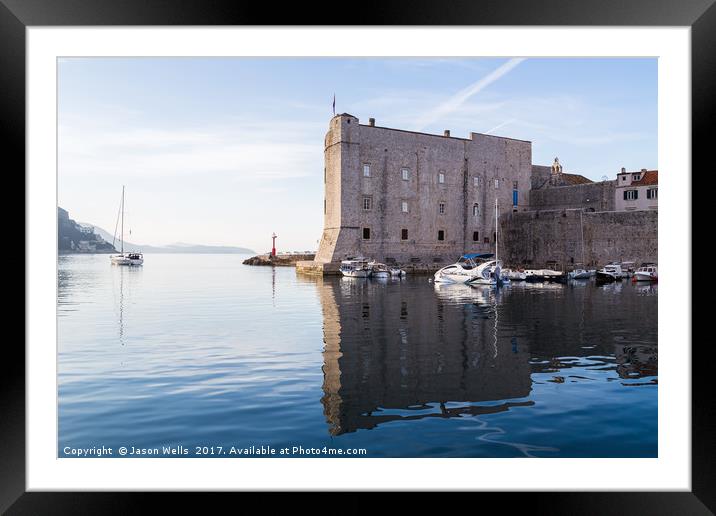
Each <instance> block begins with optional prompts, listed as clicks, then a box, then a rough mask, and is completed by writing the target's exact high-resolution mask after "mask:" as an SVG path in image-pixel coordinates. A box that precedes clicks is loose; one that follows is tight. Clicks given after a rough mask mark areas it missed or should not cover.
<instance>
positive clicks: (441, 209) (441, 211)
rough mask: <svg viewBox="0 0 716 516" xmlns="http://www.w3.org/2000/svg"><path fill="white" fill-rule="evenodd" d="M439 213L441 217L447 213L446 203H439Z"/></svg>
mask: <svg viewBox="0 0 716 516" xmlns="http://www.w3.org/2000/svg"><path fill="white" fill-rule="evenodd" d="M438 213H439V214H440V215H443V214H444V213H445V203H444V202H441V203H438Z"/></svg>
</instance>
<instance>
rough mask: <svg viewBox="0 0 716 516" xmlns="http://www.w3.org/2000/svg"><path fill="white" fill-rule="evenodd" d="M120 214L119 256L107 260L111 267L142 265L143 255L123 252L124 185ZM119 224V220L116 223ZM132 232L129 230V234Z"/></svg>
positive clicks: (113, 255)
mask: <svg viewBox="0 0 716 516" xmlns="http://www.w3.org/2000/svg"><path fill="white" fill-rule="evenodd" d="M120 212H121V215H122V229H121V237H120V240H119V242H120V251H119V254H112V255H110V257H109V259H110V260H111V262H112V264H113V265H142V264H143V263H144V255H143V254H142V253H138V252H135V251H133V252H128V253H125V252H124V185H123V186H122V202H121V205H120ZM117 222H119V220H118V221H117ZM116 232H117V229H116V226H115V239H116ZM131 232H132V231H131V230H130V233H131ZM115 239H113V240H112V246H113V247H114V240H115Z"/></svg>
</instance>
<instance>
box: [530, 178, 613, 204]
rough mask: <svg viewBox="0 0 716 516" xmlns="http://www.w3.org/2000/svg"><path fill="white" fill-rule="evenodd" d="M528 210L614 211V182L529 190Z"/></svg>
mask: <svg viewBox="0 0 716 516" xmlns="http://www.w3.org/2000/svg"><path fill="white" fill-rule="evenodd" d="M529 195H530V210H560V209H572V208H575V209H576V208H584V209H585V210H586V211H614V210H615V209H616V208H615V197H614V196H615V182H614V181H602V182H600V183H588V184H583V185H571V186H553V187H549V188H542V189H539V190H530V194H529Z"/></svg>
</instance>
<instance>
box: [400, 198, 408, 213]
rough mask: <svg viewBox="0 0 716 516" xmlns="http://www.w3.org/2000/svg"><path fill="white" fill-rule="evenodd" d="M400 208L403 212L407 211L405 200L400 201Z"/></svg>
mask: <svg viewBox="0 0 716 516" xmlns="http://www.w3.org/2000/svg"><path fill="white" fill-rule="evenodd" d="M400 210H401V211H402V212H403V213H408V202H407V201H403V202H401V203H400Z"/></svg>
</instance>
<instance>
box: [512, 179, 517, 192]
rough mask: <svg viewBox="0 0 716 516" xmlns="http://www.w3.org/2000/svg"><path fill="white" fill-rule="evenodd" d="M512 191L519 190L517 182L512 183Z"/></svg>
mask: <svg viewBox="0 0 716 516" xmlns="http://www.w3.org/2000/svg"><path fill="white" fill-rule="evenodd" d="M512 189H513V190H517V181H512Z"/></svg>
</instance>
